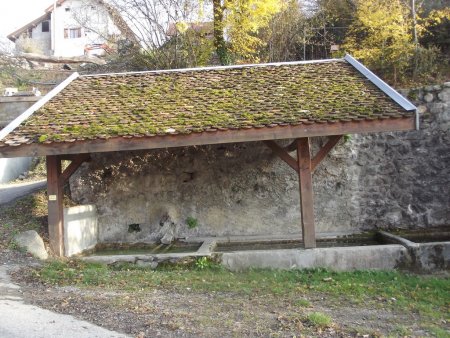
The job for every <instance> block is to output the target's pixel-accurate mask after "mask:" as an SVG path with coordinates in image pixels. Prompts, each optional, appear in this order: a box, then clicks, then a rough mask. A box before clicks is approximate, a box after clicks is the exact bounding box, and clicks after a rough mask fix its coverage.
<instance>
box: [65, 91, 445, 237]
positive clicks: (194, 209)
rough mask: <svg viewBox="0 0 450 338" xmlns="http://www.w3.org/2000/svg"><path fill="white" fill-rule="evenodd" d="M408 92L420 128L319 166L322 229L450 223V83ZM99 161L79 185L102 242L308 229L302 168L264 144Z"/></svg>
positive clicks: (369, 138)
mask: <svg viewBox="0 0 450 338" xmlns="http://www.w3.org/2000/svg"><path fill="white" fill-rule="evenodd" d="M404 94H405V95H406V96H408V97H409V98H410V99H412V100H413V102H414V103H415V104H416V105H417V106H418V108H419V113H420V122H421V126H420V130H419V131H410V132H399V133H380V134H373V135H352V136H351V137H350V139H349V140H346V141H344V140H343V141H341V142H340V143H339V144H338V145H337V147H336V148H335V149H334V150H333V151H332V152H331V154H330V155H329V156H328V157H327V158H326V159H325V160H324V161H323V162H322V164H321V165H320V166H319V167H318V169H317V170H316V172H315V174H314V191H315V216H316V228H317V231H318V232H319V233H320V232H339V233H348V232H358V231H361V230H372V229H391V228H408V229H412V228H427V227H434V226H443V225H450V132H449V129H450V83H446V84H445V85H443V86H430V87H426V88H424V89H420V90H410V91H404ZM324 142H326V139H321V138H319V139H315V140H314V141H313V144H314V147H315V148H317V147H318V145H320V144H323V143H324ZM285 143H287V141H285ZM93 157H94V160H93V161H91V162H90V163H88V164H85V165H83V167H82V168H81V169H80V170H79V171H78V172H77V174H76V175H74V177H73V178H72V179H71V191H72V196H73V198H74V199H75V200H76V201H78V202H80V203H82V204H95V205H96V206H97V210H98V217H99V219H98V229H99V240H100V242H118V241H123V242H138V241H152V240H157V239H159V238H161V237H162V236H163V235H164V234H166V233H168V232H171V233H174V234H175V235H176V236H214V235H220V236H224V235H225V236H226V235H261V234H265V235H270V234H273V235H282V234H298V233H299V232H300V211H299V192H298V178H297V174H296V173H295V172H294V171H293V170H292V169H291V168H290V167H288V166H287V165H286V164H285V163H284V162H282V161H281V160H280V159H279V158H277V157H276V156H274V155H273V154H272V153H271V151H270V150H269V149H267V148H266V147H265V146H264V145H263V144H262V143H259V142H253V143H239V144H228V145H217V146H202V147H188V148H179V149H171V150H153V151H144V152H131V153H130V152H127V153H110V154H100V155H99V154H97V155H93ZM130 225H132V226H130Z"/></svg>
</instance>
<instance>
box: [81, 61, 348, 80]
mask: <svg viewBox="0 0 450 338" xmlns="http://www.w3.org/2000/svg"><path fill="white" fill-rule="evenodd" d="M336 61H343V59H323V60H308V61H289V62H271V63H251V64H243V65H232V66H208V67H196V68H179V69H160V70H146V71H140V72H122V73H101V74H86V75H80V77H96V76H113V75H137V74H152V73H156V74H158V73H173V72H180V73H181V72H195V71H208V70H222V69H239V68H255V67H269V66H293V65H302V64H310V63H327V62H336Z"/></svg>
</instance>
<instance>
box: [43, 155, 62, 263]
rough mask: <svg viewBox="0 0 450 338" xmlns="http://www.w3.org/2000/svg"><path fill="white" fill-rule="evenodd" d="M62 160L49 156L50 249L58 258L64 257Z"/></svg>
mask: <svg viewBox="0 0 450 338" xmlns="http://www.w3.org/2000/svg"><path fill="white" fill-rule="evenodd" d="M60 176H61V159H60V158H59V156H47V198H48V234H49V238H50V248H51V249H52V251H53V252H54V253H55V255H57V256H64V219H63V217H64V215H63V190H62V187H61V185H60V184H59V182H60Z"/></svg>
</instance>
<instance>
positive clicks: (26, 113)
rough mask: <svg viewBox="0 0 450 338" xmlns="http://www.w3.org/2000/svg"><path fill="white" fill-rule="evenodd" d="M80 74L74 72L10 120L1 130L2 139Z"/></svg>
mask: <svg viewBox="0 0 450 338" xmlns="http://www.w3.org/2000/svg"><path fill="white" fill-rule="evenodd" d="M78 76H79V74H78V73H77V72H75V73H72V74H71V75H70V76H69V77H68V78H67V79H65V80H64V81H63V82H61V83H60V84H59V85H57V86H56V87H55V88H53V89H52V90H51V91H50V92H48V93H47V94H46V95H45V96H44V97H43V98H42V99H40V100H39V101H37V102H36V103H35V104H33V105H32V106H31V107H30V108H28V109H27V110H25V111H24V112H23V113H22V114H20V115H19V116H18V117H16V118H15V119H14V120H13V121H12V122H10V123H9V124H8V125H7V126H6V127H5V128H3V129H2V130H0V141H1V140H3V139H4V138H5V137H6V136H8V134H10V133H11V132H12V131H13V130H14V129H16V128H17V127H18V126H19V125H20V124H21V123H22V122H23V121H25V120H26V119H27V118H29V117H30V116H31V115H33V113H34V112H35V111H36V110H38V109H39V108H41V107H42V106H43V105H44V104H46V103H47V102H48V101H50V100H51V99H52V98H53V97H54V96H56V94H58V93H59V92H61V91H62V90H63V89H64V88H66V87H67V86H68V85H69V84H70V83H71V82H72V81H73V80H75V79H76V78H77V77H78Z"/></svg>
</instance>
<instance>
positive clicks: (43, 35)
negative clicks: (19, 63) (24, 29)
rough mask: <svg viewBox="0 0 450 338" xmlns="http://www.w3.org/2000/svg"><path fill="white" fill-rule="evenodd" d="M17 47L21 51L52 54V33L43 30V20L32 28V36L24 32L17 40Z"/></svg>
mask: <svg viewBox="0 0 450 338" xmlns="http://www.w3.org/2000/svg"><path fill="white" fill-rule="evenodd" d="M16 49H17V51H19V52H25V53H38V54H44V55H50V54H51V34H50V32H43V31H42V22H40V23H39V24H38V25H37V26H36V27H34V28H33V29H32V33H31V38H26V37H24V34H22V35H21V36H20V37H19V38H18V39H17V41H16Z"/></svg>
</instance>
